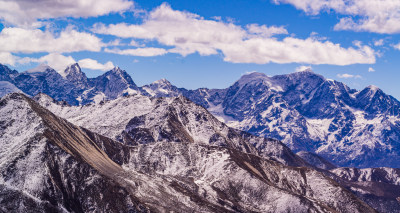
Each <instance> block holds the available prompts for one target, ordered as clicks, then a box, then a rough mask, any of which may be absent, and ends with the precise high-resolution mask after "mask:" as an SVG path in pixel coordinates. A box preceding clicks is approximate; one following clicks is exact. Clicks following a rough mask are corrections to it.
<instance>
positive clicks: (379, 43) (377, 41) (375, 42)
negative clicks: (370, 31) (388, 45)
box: [374, 39, 384, 47]
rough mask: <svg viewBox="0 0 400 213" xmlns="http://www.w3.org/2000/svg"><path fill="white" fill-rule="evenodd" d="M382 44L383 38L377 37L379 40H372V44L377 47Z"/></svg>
mask: <svg viewBox="0 0 400 213" xmlns="http://www.w3.org/2000/svg"><path fill="white" fill-rule="evenodd" d="M383 44H384V40H383V39H379V40H376V41H374V45H375V46H377V47H379V46H383Z"/></svg>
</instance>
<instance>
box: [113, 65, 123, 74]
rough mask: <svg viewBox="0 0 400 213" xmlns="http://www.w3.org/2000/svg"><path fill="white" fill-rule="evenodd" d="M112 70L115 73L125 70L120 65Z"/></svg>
mask: <svg viewBox="0 0 400 213" xmlns="http://www.w3.org/2000/svg"><path fill="white" fill-rule="evenodd" d="M111 72H113V73H121V72H124V70H122V69H121V68H120V67H118V66H116V67H114V68H113V69H112V70H111Z"/></svg>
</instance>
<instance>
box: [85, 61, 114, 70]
mask: <svg viewBox="0 0 400 213" xmlns="http://www.w3.org/2000/svg"><path fill="white" fill-rule="evenodd" d="M78 63H79V65H80V67H82V68H86V69H91V70H102V71H107V70H111V69H112V68H114V64H113V63H112V62H111V61H107V62H106V63H105V64H102V63H99V62H98V61H96V60H94V59H91V58H85V59H82V60H79V61H78Z"/></svg>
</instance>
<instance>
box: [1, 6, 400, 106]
mask: <svg viewBox="0 0 400 213" xmlns="http://www.w3.org/2000/svg"><path fill="white" fill-rule="evenodd" d="M377 2H378V3H379V4H377ZM0 4H2V5H6V6H5V7H2V8H1V9H0V18H1V23H2V24H1V26H0V30H1V32H0V63H3V64H7V65H9V66H10V67H12V68H14V69H17V70H19V71H23V70H27V69H30V68H33V67H35V66H37V65H38V64H40V63H47V64H49V65H50V66H52V67H53V68H55V69H56V70H57V71H60V72H62V70H63V69H64V67H66V66H67V65H68V64H70V63H73V62H79V64H80V65H81V67H83V70H84V71H85V72H86V74H87V75H88V76H89V77H95V76H98V75H100V74H102V73H103V72H104V71H107V70H109V69H111V68H112V67H113V66H120V67H121V68H123V69H125V70H126V71H127V72H128V73H129V74H131V75H132V77H133V79H134V81H135V82H136V83H137V84H138V85H144V84H148V83H151V82H153V81H155V80H158V79H160V78H166V79H168V80H169V81H171V82H172V83H173V84H175V85H177V86H179V87H185V88H188V89H195V88H199V87H209V88H226V87H228V86H229V85H231V84H232V83H233V82H234V81H235V80H237V79H238V78H240V76H241V75H242V74H244V73H246V72H250V71H258V72H263V73H266V74H267V75H277V74H286V73H291V72H295V71H296V70H299V69H301V68H300V67H303V68H304V67H309V66H311V67H312V69H313V70H314V72H316V73H320V74H322V75H324V76H325V77H326V78H330V79H335V80H339V81H342V82H345V83H346V84H348V85H349V86H350V87H351V88H356V89H362V88H364V87H366V86H368V85H371V84H373V85H376V86H378V87H380V88H382V89H383V90H384V91H385V92H386V93H388V94H391V95H393V96H395V97H396V98H398V99H400V84H399V83H398V80H399V79H400V73H399V71H398V67H400V60H399V59H400V57H399V56H400V45H399V43H400V39H399V38H400V36H399V33H400V25H399V24H397V23H400V2H399V3H397V2H394V1H390V0H382V1H369V0H358V1H351V0H350V1H344V0H343V1H342V0H271V1H270V0H252V1H244V0H236V1H232V0H231V1H225V0H223V1H208V0H203V1H184V0H179V1H144V0H138V1H126V0H114V1H110V0H85V1H83V0H70V1H58V2H53V3H49V2H48V1H44V0H43V1H42V0H38V1H36V2H35V4H32V2H31V1H29V0H21V1H18V2H15V1H9V0H0Z"/></svg>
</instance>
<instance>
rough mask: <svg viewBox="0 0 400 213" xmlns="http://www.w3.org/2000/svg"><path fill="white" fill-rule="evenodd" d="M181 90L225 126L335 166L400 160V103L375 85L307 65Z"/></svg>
mask: <svg viewBox="0 0 400 213" xmlns="http://www.w3.org/2000/svg"><path fill="white" fill-rule="evenodd" d="M180 91H181V94H182V95H184V96H186V97H188V98H189V99H190V100H192V101H194V102H196V103H197V104H200V105H202V106H204V107H205V108H207V109H208V110H209V111H210V112H211V113H212V114H213V115H215V116H216V117H217V118H219V119H220V120H221V121H223V122H225V123H226V124H227V125H228V126H231V127H234V128H238V129H241V130H244V131H247V132H250V133H253V134H256V135H258V136H262V137H270V138H276V139H278V140H281V141H283V142H284V143H285V144H286V145H288V146H289V147H290V148H291V149H292V150H293V151H296V152H297V151H308V152H312V153H317V154H319V155H321V156H323V157H325V158H327V159H329V160H331V161H332V162H334V163H335V164H337V165H339V166H356V167H380V166H387V167H398V166H399V165H400V116H399V109H400V103H399V101H397V100H396V99H395V98H393V97H391V96H389V95H386V94H385V93H384V92H383V91H382V90H380V89H379V88H377V87H376V86H369V87H367V88H365V89H364V90H362V91H356V90H354V89H350V88H349V87H348V86H346V85H345V84H343V83H341V82H337V81H334V80H330V79H325V78H324V77H323V76H321V75H318V74H316V73H314V72H312V71H311V70H306V71H302V72H296V73H291V74H287V75H278V76H273V77H269V76H267V75H265V74H262V73H256V72H255V73H250V74H246V75H243V76H242V77H241V78H240V79H239V80H238V81H237V82H235V83H234V84H233V85H232V86H230V87H229V88H227V89H223V90H215V89H212V90H209V89H198V90H191V91H190V90H189V91H188V90H184V89H181V90H180ZM150 93H151V91H150ZM193 94H195V95H193Z"/></svg>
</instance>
